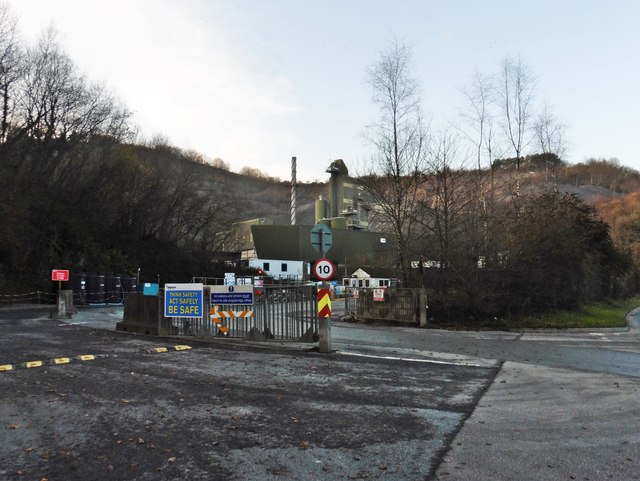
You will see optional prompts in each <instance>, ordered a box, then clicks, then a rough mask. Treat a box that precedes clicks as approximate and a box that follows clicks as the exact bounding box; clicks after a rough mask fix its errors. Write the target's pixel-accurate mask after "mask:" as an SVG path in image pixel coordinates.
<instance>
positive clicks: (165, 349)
mask: <svg viewBox="0 0 640 481" xmlns="http://www.w3.org/2000/svg"><path fill="white" fill-rule="evenodd" d="M190 349H192V348H191V346H186V345H177V346H169V347H153V348H151V349H147V350H146V351H144V352H147V353H154V352H169V351H170V350H171V351H188V350H190Z"/></svg>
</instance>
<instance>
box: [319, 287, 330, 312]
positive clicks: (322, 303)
mask: <svg viewBox="0 0 640 481" xmlns="http://www.w3.org/2000/svg"><path fill="white" fill-rule="evenodd" d="M318 317H331V289H318Z"/></svg>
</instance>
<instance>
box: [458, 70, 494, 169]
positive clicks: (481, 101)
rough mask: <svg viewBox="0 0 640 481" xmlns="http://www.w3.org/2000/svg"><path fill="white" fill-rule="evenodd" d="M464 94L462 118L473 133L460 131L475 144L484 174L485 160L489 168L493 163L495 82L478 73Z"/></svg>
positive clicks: (477, 160) (477, 157)
mask: <svg viewBox="0 0 640 481" xmlns="http://www.w3.org/2000/svg"><path fill="white" fill-rule="evenodd" d="M462 94H463V96H464V97H465V99H466V104H467V109H466V110H465V111H463V112H462V118H463V119H464V122H465V124H467V126H468V127H469V128H470V129H471V133H467V132H466V131H464V130H462V129H458V130H461V131H462V132H463V134H464V136H465V137H466V138H467V139H468V140H469V141H470V142H471V143H472V144H473V146H474V149H475V156H476V164H477V167H478V172H479V173H480V172H482V165H483V158H485V157H486V159H487V165H489V166H491V163H492V161H493V152H494V130H493V115H492V114H491V104H492V101H493V99H494V94H495V92H494V89H493V80H492V79H491V78H490V77H487V76H483V75H482V74H481V73H480V72H478V71H476V72H475V73H474V76H473V79H472V81H471V82H470V84H469V85H468V86H467V87H465V88H464V89H463V90H462Z"/></svg>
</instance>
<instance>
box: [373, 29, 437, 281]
mask: <svg viewBox="0 0 640 481" xmlns="http://www.w3.org/2000/svg"><path fill="white" fill-rule="evenodd" d="M368 75H369V83H370V85H371V87H372V88H373V101H374V103H375V105H377V106H378V108H379V112H380V118H379V120H378V122H377V123H375V124H373V125H370V126H368V128H367V138H368V140H369V141H370V142H371V144H372V145H373V147H374V153H373V158H372V164H371V170H370V171H369V172H367V174H366V175H364V176H362V179H363V183H362V184H363V187H364V189H365V191H366V192H367V194H368V196H369V200H370V202H371V203H372V204H373V208H374V210H375V211H377V213H378V219H379V220H380V221H381V222H382V223H383V224H384V225H386V226H387V227H388V229H389V230H390V231H391V233H392V234H393V235H394V236H395V239H396V264H397V269H398V277H399V278H400V279H401V280H402V281H403V283H404V284H405V285H406V284H407V283H408V280H409V265H410V259H408V258H407V254H408V247H409V241H410V239H411V237H412V231H413V227H414V222H415V218H416V216H415V210H416V207H417V204H418V201H419V193H420V190H421V186H422V185H423V183H424V181H425V175H424V173H425V171H426V155H425V154H426V142H427V133H426V128H425V126H424V123H423V119H422V113H421V109H420V97H419V95H418V85H417V81H416V80H415V79H414V78H413V76H412V72H411V50H410V49H409V48H408V47H407V46H405V45H401V44H399V43H398V42H397V41H395V42H394V43H393V44H392V45H391V46H390V47H389V48H388V49H387V50H386V51H383V52H382V53H381V54H380V58H379V59H378V60H377V61H376V62H375V63H374V64H373V65H371V67H370V68H369V70H368Z"/></svg>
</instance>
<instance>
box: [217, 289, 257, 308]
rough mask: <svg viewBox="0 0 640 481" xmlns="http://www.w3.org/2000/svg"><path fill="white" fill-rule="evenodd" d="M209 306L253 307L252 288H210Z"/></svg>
mask: <svg viewBox="0 0 640 481" xmlns="http://www.w3.org/2000/svg"><path fill="white" fill-rule="evenodd" d="M211 305H212V306H215V305H221V306H229V305H253V286H252V285H250V284H249V285H241V286H211Z"/></svg>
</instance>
